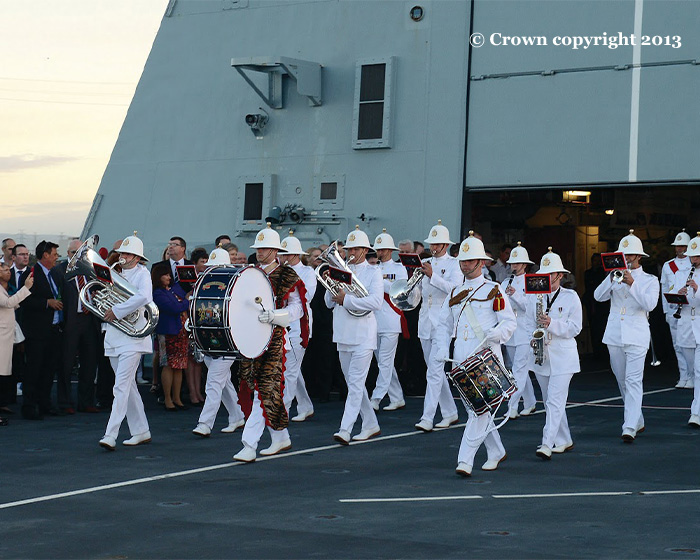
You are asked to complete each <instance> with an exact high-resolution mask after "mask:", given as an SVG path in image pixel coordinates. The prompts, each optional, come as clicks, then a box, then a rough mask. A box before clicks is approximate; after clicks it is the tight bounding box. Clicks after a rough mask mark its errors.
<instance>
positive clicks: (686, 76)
mask: <svg viewBox="0 0 700 560" xmlns="http://www.w3.org/2000/svg"><path fill="white" fill-rule="evenodd" d="M698 92H700V66H666V67H661V68H644V69H643V70H642V81H641V98H640V114H641V116H640V122H639V164H638V180H640V181H663V180H669V179H681V180H688V179H700V95H698Z"/></svg>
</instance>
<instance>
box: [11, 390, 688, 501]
mask: <svg viewBox="0 0 700 560" xmlns="http://www.w3.org/2000/svg"><path fill="white" fill-rule="evenodd" d="M673 390H675V388H674V387H671V388H669V389H659V390H657V391H650V392H648V393H644V394H645V395H651V394H654V393H662V392H665V391H673ZM620 398H621V397H610V398H608V399H600V400H597V401H590V402H589V403H579V404H573V405H570V406H567V408H576V407H579V406H588V405H589V404H597V403H603V402H608V401H613V400H618V399H620ZM543 412H544V410H538V411H536V412H534V414H540V413H543ZM464 426H465V424H454V425H452V426H450V427H449V428H442V429H437V430H435V431H436V432H441V431H445V430H451V429H453V428H463V427H464ZM423 434H424V432H421V431H419V430H414V431H411V432H403V433H400V434H392V435H388V436H378V437H374V438H372V439H369V440H367V441H353V442H351V443H350V445H351V446H353V445H363V444H367V443H374V442H380V441H388V440H392V439H400V438H404V437H411V436H420V435H423ZM340 447H344V446H342V445H340V444H333V445H324V446H321V447H312V448H309V449H300V450H299V451H290V452H286V453H282V454H280V455H272V456H270V457H260V458H258V459H257V460H256V462H257V463H261V462H263V461H274V460H278V459H284V458H285V457H294V456H297V455H305V454H307V453H317V452H320V451H328V450H330V449H338V448H340ZM242 465H245V463H240V462H238V461H235V462H231V463H221V464H218V465H211V466H208V467H200V468H196V469H188V470H185V471H176V472H172V473H165V474H159V475H154V476H148V477H144V478H136V479H133V480H125V481H122V482H115V483H112V484H104V485H101V486H92V487H89V488H81V489H79V490H71V491H69V492H61V493H58V494H49V495H46V496H37V497H36V498H28V499H25V500H17V501H14V502H5V503H2V504H0V509H8V508H13V507H19V506H24V505H30V504H36V503H40V502H47V501H51V500H58V499H61V498H69V497H72V496H80V495H82V494H91V493H94V492H102V491H105V490H112V489H115V488H124V487H127V486H135V485H137V484H145V483H148V482H155V481H158V480H166V479H169V478H178V477H181V476H188V475H191V474H199V473H203V472H209V471H215V470H219V469H226V468H229V467H238V466H242ZM494 497H496V496H494ZM451 499H456V498H451ZM461 499H469V498H461Z"/></svg>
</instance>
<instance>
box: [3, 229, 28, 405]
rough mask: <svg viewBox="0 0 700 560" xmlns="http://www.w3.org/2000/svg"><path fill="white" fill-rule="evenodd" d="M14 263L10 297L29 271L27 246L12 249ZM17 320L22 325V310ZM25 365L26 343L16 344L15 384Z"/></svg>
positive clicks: (18, 312)
mask: <svg viewBox="0 0 700 560" xmlns="http://www.w3.org/2000/svg"><path fill="white" fill-rule="evenodd" d="M12 261H13V262H12V267H11V268H10V272H11V274H10V281H9V286H8V287H9V290H8V292H9V294H10V295H12V294H14V293H16V292H17V286H18V285H19V282H20V278H21V277H22V274H24V272H25V271H26V270H27V266H28V265H29V249H27V246H26V245H23V244H22V243H18V244H17V245H15V246H14V247H13V248H12ZM15 319H16V320H17V322H18V323H19V324H20V325H21V324H22V310H21V308H17V309H16V310H15ZM25 363H26V360H25V352H24V342H20V343H19V344H15V345H14V347H13V349H12V377H13V381H14V382H15V383H20V382H21V381H22V380H23V379H24V369H25V367H26V366H25ZM11 402H12V403H15V402H17V397H16V396H14V395H13V397H12V399H11Z"/></svg>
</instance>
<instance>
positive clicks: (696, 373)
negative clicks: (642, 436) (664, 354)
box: [677, 232, 700, 428]
mask: <svg viewBox="0 0 700 560" xmlns="http://www.w3.org/2000/svg"><path fill="white" fill-rule="evenodd" d="M686 255H687V256H688V257H689V258H690V262H691V265H692V268H691V271H693V272H694V271H695V270H696V269H697V268H698V267H700V232H698V235H697V237H694V238H693V239H691V240H690V242H689V245H688V252H687V253H686ZM678 293H679V294H683V295H685V296H686V297H687V298H688V305H684V306H683V307H681V318H680V319H678V334H677V336H678V339H677V340H678V344H679V345H680V346H681V348H682V350H683V354H684V357H685V359H686V362H687V363H688V369H689V370H691V371H692V373H693V377H691V379H692V380H693V381H694V382H693V385H692V387H693V402H692V404H691V405H690V420H688V425H689V426H690V427H692V428H700V319H698V320H696V315H695V312H696V310H697V309H698V308H700V294H698V283H697V280H696V279H695V278H694V274H691V272H688V275H687V276H686V285H685V286H683V287H682V288H681V289H680V290H678ZM698 317H700V315H698ZM693 378H694V379H693ZM686 387H688V385H686Z"/></svg>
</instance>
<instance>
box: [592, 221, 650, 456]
mask: <svg viewBox="0 0 700 560" xmlns="http://www.w3.org/2000/svg"><path fill="white" fill-rule="evenodd" d="M617 251H618V252H619V253H624V255H625V260H626V262H627V270H625V271H624V274H623V276H622V281H621V282H617V281H615V279H614V275H613V274H610V275H609V276H608V277H606V278H605V279H604V280H603V281H602V282H601V283H600V285H599V286H598V287H597V288H596V290H595V293H594V294H593V297H594V298H595V299H596V301H608V300H610V315H609V316H608V324H607V326H606V328H605V335H604V336H603V343H605V344H607V346H608V352H609V353H610V367H611V368H612V370H613V373H614V374H615V378H616V379H617V385H618V387H619V388H620V394H621V395H622V400H623V401H624V403H625V418H624V423H623V424H622V440H623V441H624V442H626V443H632V442H633V441H634V439H635V437H636V436H637V434H639V433H641V432H642V431H643V430H644V416H642V395H643V388H642V377H643V376H644V358H645V357H646V355H647V351H648V350H649V342H650V341H651V334H650V332H649V320H648V314H649V312H651V311H652V310H653V309H654V308H655V307H656V304H657V303H658V300H659V281H658V280H657V279H656V277H654V276H652V275H651V274H647V273H646V272H644V271H643V270H642V267H641V266H640V261H641V260H642V257H648V256H649V255H647V254H646V253H645V252H644V250H643V248H642V241H641V239H639V237H637V236H636V235H634V230H630V234H629V235H627V236H625V237H623V238H622V239H621V240H620V246H619V247H618V249H617Z"/></svg>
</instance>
